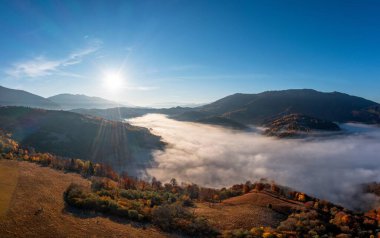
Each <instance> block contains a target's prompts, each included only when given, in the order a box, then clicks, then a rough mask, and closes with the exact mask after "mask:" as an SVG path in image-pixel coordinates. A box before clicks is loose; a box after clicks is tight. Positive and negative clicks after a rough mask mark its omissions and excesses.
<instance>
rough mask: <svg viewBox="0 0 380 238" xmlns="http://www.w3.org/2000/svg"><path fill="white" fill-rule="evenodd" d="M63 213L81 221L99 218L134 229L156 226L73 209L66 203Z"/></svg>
mask: <svg viewBox="0 0 380 238" xmlns="http://www.w3.org/2000/svg"><path fill="white" fill-rule="evenodd" d="M62 213H63V214H69V215H72V216H74V217H77V218H80V219H91V218H97V217H101V218H107V219H109V220H111V221H113V222H116V223H119V224H123V225H131V226H132V227H135V228H140V229H146V228H147V226H151V227H154V225H152V224H150V223H148V222H135V221H131V220H129V219H126V218H122V217H118V216H114V215H109V214H104V213H101V212H95V211H90V210H82V209H78V208H75V207H71V206H69V205H68V204H66V203H65V206H64V208H63V209H62Z"/></svg>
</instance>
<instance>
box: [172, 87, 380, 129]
mask: <svg viewBox="0 0 380 238" xmlns="http://www.w3.org/2000/svg"><path fill="white" fill-rule="evenodd" d="M294 113H296V114H303V115H307V116H310V117H315V118H319V119H323V120H328V121H334V122H361V123H379V122H380V110H379V104H377V103H375V102H373V101H370V100H367V99H364V98H360V97H356V96H351V95H348V94H344V93H339V92H331V93H324V92H318V91H315V90H312V89H291V90H283V91H268V92H263V93H258V94H241V93H238V94H234V95H230V96H227V97H225V98H222V99H220V100H218V101H216V102H213V103H210V104H207V105H204V106H202V107H198V108H195V109H193V110H191V111H187V112H186V113H183V114H181V115H175V116H174V118H180V119H181V120H189V121H196V120H201V119H202V118H205V117H210V116H220V117H225V118H228V119H230V120H233V121H236V122H239V123H242V124H245V125H248V124H253V125H263V124H265V123H266V122H268V121H270V120H273V119H275V118H278V117H279V116H281V115H288V114H294Z"/></svg>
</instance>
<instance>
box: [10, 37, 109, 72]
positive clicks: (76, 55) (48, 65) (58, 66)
mask: <svg viewBox="0 0 380 238" xmlns="http://www.w3.org/2000/svg"><path fill="white" fill-rule="evenodd" d="M101 45H102V41H100V40H97V39H96V40H92V41H89V43H88V45H87V46H86V47H84V48H82V49H79V50H76V51H73V52H71V53H70V54H69V55H68V56H67V57H65V58H63V59H58V60H53V59H48V58H45V57H44V56H38V57H35V58H33V59H30V60H26V61H21V62H17V63H14V64H13V65H12V67H11V68H10V69H8V70H6V71H5V72H6V74H8V75H9V76H11V77H13V78H20V77H29V78H36V77H42V76H47V75H51V74H53V73H56V74H60V75H65V74H68V73H66V72H64V71H63V68H65V67H67V66H70V65H75V64H79V63H81V62H82V59H83V58H84V57H85V56H87V55H90V54H92V53H94V52H96V51H98V50H99V49H100V47H101Z"/></svg>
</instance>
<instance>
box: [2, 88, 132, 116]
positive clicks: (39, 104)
mask: <svg viewBox="0 0 380 238" xmlns="http://www.w3.org/2000/svg"><path fill="white" fill-rule="evenodd" d="M0 106H23V107H32V108H42V109H50V110H71V109H77V108H84V109H91V108H98V109H105V108H112V107H122V106H125V105H121V104H119V103H117V102H113V101H110V100H107V99H104V98H100V97H90V96H86V95H80V94H67V93H66V94H58V95H55V96H52V97H49V98H44V97H41V96H38V95H35V94H32V93H29V92H26V91H23V90H16V89H10V88H6V87H2V86H0Z"/></svg>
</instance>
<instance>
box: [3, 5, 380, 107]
mask: <svg viewBox="0 0 380 238" xmlns="http://www.w3.org/2000/svg"><path fill="white" fill-rule="evenodd" d="M379 12H380V1H375V0H373V1H370V0H364V1H350V0H345V1H343V0H342V1H331V0H329V1H313V0H311V1H295V0H293V1H292V0H289V1H283V0H277V1H273V0H268V1H253V0H252V1H219V0H218V1H211V0H207V1H204V0H203V1H181V0H173V1H156V0H153V1H116V0H114V1H37V0H34V1H17V0H11V1H1V4H0V32H1V37H0V52H1V54H0V85H2V86H5V87H10V88H17V89H23V90H26V91H29V92H32V93H35V94H38V95H41V96H45V97H48V96H52V95H55V94H59V93H79V94H86V95H90V96H101V97H105V98H107V99H112V100H116V101H119V102H122V103H127V102H128V103H130V104H134V105H153V106H171V105H173V104H186V103H206V102H210V101H214V100H216V99H219V98H221V97H224V96H226V95H229V94H233V93H237V92H242V93H257V92H262V91H266V90H279V89H289V88H313V89H316V90H320V91H340V92H345V93H349V94H354V95H357V96H362V97H365V98H368V99H371V100H374V101H377V102H380V14H379ZM114 72H118V73H120V75H121V76H122V79H123V82H124V83H123V84H122V85H121V86H120V87H119V89H115V88H112V90H111V89H110V88H107V87H105V83H104V78H106V77H107V75H109V74H110V73H114Z"/></svg>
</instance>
